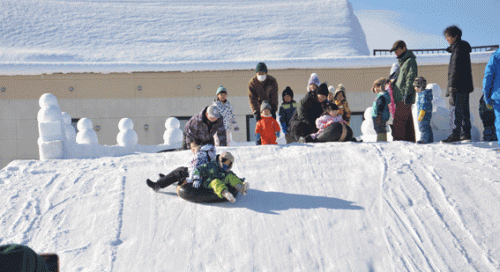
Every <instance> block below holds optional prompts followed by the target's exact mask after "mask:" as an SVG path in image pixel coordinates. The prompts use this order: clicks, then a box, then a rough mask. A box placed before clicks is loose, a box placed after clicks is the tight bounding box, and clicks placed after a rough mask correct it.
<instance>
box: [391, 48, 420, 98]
mask: <svg viewBox="0 0 500 272" xmlns="http://www.w3.org/2000/svg"><path fill="white" fill-rule="evenodd" d="M416 58H417V57H416V56H415V54H413V52H412V51H410V50H406V52H405V53H404V55H403V56H401V58H399V59H398V63H399V67H400V68H399V75H398V79H397V80H396V82H395V84H394V87H393V97H394V103H398V102H401V101H403V102H405V104H406V105H411V104H414V103H415V89H414V87H413V81H414V80H415V78H417V76H418V66H417V61H416Z"/></svg>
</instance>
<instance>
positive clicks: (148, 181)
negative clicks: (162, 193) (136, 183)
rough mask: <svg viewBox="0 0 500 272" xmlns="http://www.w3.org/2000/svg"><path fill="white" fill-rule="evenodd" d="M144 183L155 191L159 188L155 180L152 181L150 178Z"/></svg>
mask: <svg viewBox="0 0 500 272" xmlns="http://www.w3.org/2000/svg"><path fill="white" fill-rule="evenodd" d="M146 184H147V185H148V186H149V188H151V189H153V190H154V191H155V192H158V191H159V190H160V187H158V184H157V183H156V182H153V181H152V180H150V179H147V180H146Z"/></svg>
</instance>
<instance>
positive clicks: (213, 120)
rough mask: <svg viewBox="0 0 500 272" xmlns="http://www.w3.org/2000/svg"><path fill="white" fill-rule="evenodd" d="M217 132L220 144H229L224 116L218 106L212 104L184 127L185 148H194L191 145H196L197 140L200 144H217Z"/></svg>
mask: <svg viewBox="0 0 500 272" xmlns="http://www.w3.org/2000/svg"><path fill="white" fill-rule="evenodd" d="M215 134H217V138H219V145H220V146H227V141H226V129H225V128H224V120H223V117H222V116H221V115H220V112H219V109H217V106H215V105H210V106H208V107H206V108H204V109H203V110H202V111H201V112H200V113H199V114H197V115H195V116H193V117H191V119H189V121H188V122H187V124H186V126H185V127H184V141H183V145H182V146H183V149H192V147H191V145H195V142H197V143H199V145H206V144H212V145H216V144H215V139H214V136H215Z"/></svg>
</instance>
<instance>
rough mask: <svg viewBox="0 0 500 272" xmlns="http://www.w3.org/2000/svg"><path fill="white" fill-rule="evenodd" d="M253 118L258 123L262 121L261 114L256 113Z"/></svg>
mask: <svg viewBox="0 0 500 272" xmlns="http://www.w3.org/2000/svg"><path fill="white" fill-rule="evenodd" d="M253 116H254V117H255V121H257V122H259V121H260V112H256V113H254V114H253Z"/></svg>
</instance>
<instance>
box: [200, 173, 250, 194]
mask: <svg viewBox="0 0 500 272" xmlns="http://www.w3.org/2000/svg"><path fill="white" fill-rule="evenodd" d="M240 183H243V182H242V181H241V180H240V179H239V178H238V177H237V176H235V175H234V174H231V173H230V174H227V175H226V177H225V178H224V179H223V180H220V179H214V180H212V181H211V182H210V183H209V184H208V188H212V190H214V193H215V194H216V195H217V196H218V197H220V198H223V196H222V191H224V190H227V185H228V184H229V185H231V186H233V187H234V186H236V184H240Z"/></svg>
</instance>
